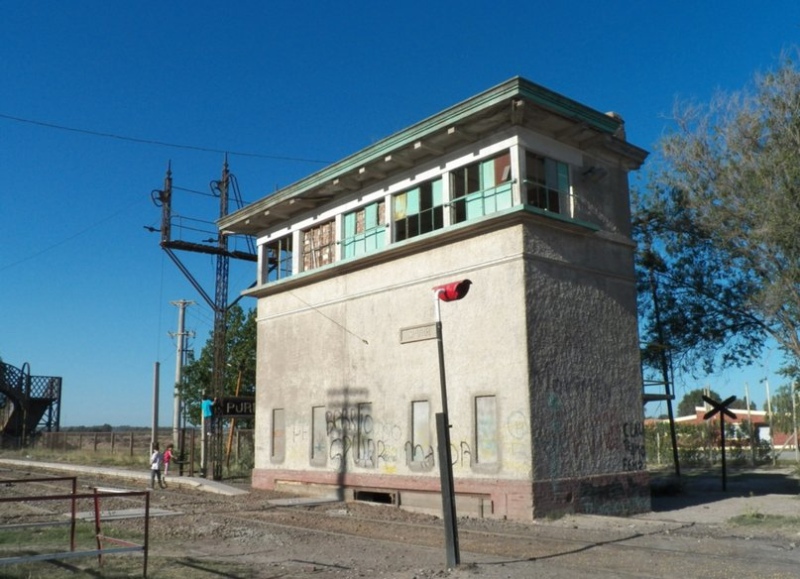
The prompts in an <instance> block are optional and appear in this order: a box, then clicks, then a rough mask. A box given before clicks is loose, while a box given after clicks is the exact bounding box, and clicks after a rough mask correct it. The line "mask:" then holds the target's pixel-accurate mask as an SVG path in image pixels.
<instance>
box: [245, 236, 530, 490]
mask: <svg viewBox="0 0 800 579" xmlns="http://www.w3.org/2000/svg"><path fill="white" fill-rule="evenodd" d="M521 248H522V243H521V228H520V227H515V228H512V229H507V230H503V231H496V232H491V233H487V234H483V235H480V236H477V237H474V238H472V239H468V240H464V241H459V242H457V243H453V244H450V245H444V246H440V247H436V248H431V249H430V250H428V251H423V252H421V253H416V254H413V255H408V256H405V257H402V258H400V259H397V260H393V261H390V262H386V263H383V264H379V265H373V267H370V268H368V269H362V270H359V271H354V272H352V273H349V274H346V275H343V276H339V277H335V278H332V279H328V280H325V281H322V282H320V283H316V284H313V285H308V286H305V287H299V288H295V289H293V290H291V291H287V292H285V293H279V294H276V295H271V296H269V297H268V298H264V299H261V300H259V312H258V317H259V336H258V347H259V382H258V422H257V437H256V440H257V449H256V469H269V468H281V469H290V470H291V469H296V470H298V471H302V470H308V469H311V470H315V469H318V470H322V471H327V472H331V473H343V472H350V473H354V472H358V473H363V474H367V475H370V474H376V475H377V474H406V475H414V476H423V477H425V476H429V477H433V478H434V479H436V480H437V481H438V469H437V468H436V466H435V465H436V464H437V463H436V459H435V447H436V437H435V421H434V414H435V413H436V412H440V411H441V402H440V384H439V372H438V364H437V360H438V358H437V349H436V342H435V340H427V341H418V342H412V343H407V344H401V343H400V330H401V328H408V327H411V326H418V325H421V324H431V323H433V322H434V293H433V291H432V287H433V286H435V285H438V284H441V283H444V282H447V281H452V280H454V279H459V278H470V279H471V280H472V281H473V286H472V289H471V290H470V293H469V295H468V296H467V298H466V299H464V300H462V301H459V302H453V303H448V304H444V303H443V304H442V308H441V313H442V320H443V328H444V330H443V334H444V344H445V360H446V367H447V380H448V405H449V414H450V419H451V424H452V430H451V441H452V444H453V452H454V460H455V464H454V471H455V473H456V477H461V476H471V477H477V478H482V477H489V478H495V477H498V476H502V477H505V478H510V479H528V480H529V478H530V464H531V462H530V459H531V456H530V442H529V434H528V424H529V416H528V410H527V408H528V400H527V393H526V385H527V367H528V365H527V353H526V347H525V343H526V338H525V319H524V295H523V293H522V291H521V288H522V287H523V286H524V280H523V272H524V263H523V260H522V252H521ZM477 395H489V396H496V401H497V413H498V417H500V419H501V421H500V422H498V429H497V430H498V432H497V439H496V440H497V449H496V453H497V456H498V457H499V460H498V461H497V462H496V463H494V464H483V463H480V462H478V461H477V460H476V457H475V456H474V454H475V452H474V449H473V448H472V447H473V445H474V442H475V432H474V429H475V421H474V416H473V414H474V413H473V407H474V397H475V396H477ZM419 400H429V401H430V434H429V440H430V444H431V447H430V448H429V449H426V455H427V456H428V457H429V459H428V460H426V461H423V462H424V464H412V463H411V461H410V460H409V453H410V447H409V444H410V442H411V438H410V432H411V428H412V426H411V417H410V411H411V403H412V401H419ZM359 403H371V416H372V425H371V434H370V436H371V438H372V442H371V443H370V444H372V445H374V456H373V459H372V460H369V461H360V460H359V457H358V455H357V452H356V447H357V445H358V442H357V441H356V438H357V435H358V433H357V427H358V425H357V414H358V404H359ZM314 406H324V408H325V416H326V440H325V443H326V444H327V448H324V449H316V451H315V452H317V451H322V450H324V459H323V458H320V455H319V454H317V455H316V459H315V460H314V461H312V460H311V456H310V455H311V449H312V443H313V441H312V438H313V432H312V424H311V422H312V421H311V417H312V407H314ZM274 408H283V409H284V419H285V454H284V456H283V458H276V457H274V456H272V454H273V453H272V449H271V443H272V436H273V434H272V429H273V425H272V409H274ZM317 442H318V443H319V437H317Z"/></svg>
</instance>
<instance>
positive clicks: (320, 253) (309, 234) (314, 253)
mask: <svg viewBox="0 0 800 579" xmlns="http://www.w3.org/2000/svg"><path fill="white" fill-rule="evenodd" d="M335 250H336V225H335V221H333V220H331V221H326V222H325V223H320V224H319V225H315V226H314V227H309V228H308V229H306V230H304V231H303V271H308V270H310V269H316V268H318V267H322V266H323V265H328V264H329V263H333V260H334V258H335V257H336V251H335Z"/></svg>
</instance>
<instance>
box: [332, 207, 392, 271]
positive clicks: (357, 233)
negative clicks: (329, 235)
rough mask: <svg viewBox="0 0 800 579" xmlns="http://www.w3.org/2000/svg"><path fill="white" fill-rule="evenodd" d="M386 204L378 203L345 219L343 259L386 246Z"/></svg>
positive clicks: (354, 212) (349, 214) (347, 215)
mask: <svg viewBox="0 0 800 579" xmlns="http://www.w3.org/2000/svg"><path fill="white" fill-rule="evenodd" d="M385 205H386V203H385V202H384V201H383V200H381V201H376V202H375V203H370V204H369V205H365V206H364V207H361V208H359V209H356V210H355V211H351V212H350V213H345V215H344V219H343V229H344V232H343V234H342V257H343V258H345V259H346V258H348V257H358V256H359V255H365V254H367V253H370V252H373V251H375V250H378V249H381V248H382V247H383V246H384V243H385V238H386V226H385V222H386V221H385V212H384V207H385Z"/></svg>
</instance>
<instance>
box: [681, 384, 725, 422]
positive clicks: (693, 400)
mask: <svg viewBox="0 0 800 579" xmlns="http://www.w3.org/2000/svg"><path fill="white" fill-rule="evenodd" d="M704 394H705V395H706V396H708V397H709V398H711V399H712V400H716V401H717V402H721V401H722V398H720V396H719V394H717V393H716V392H714V391H713V390H709V391H708V394H706V391H705V390H704V389H702V388H697V389H695V390H690V391H689V392H687V393H686V394H685V395H684V397H683V398H682V399H681V401H680V403H679V404H678V416H692V415H694V409H695V408H697V407H699V406H703V405H704V404H705V402H704V401H703V395H704Z"/></svg>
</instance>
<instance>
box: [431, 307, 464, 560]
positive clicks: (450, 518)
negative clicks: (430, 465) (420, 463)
mask: <svg viewBox="0 0 800 579" xmlns="http://www.w3.org/2000/svg"><path fill="white" fill-rule="evenodd" d="M433 299H434V303H435V306H436V308H435V309H436V345H437V348H438V351H439V384H440V385H441V390H442V412H441V413H437V414H436V433H437V439H438V441H439V477H440V479H441V487H442V517H443V519H444V535H445V547H446V554H447V566H448V567H450V568H452V567H455V566H456V565H458V564H460V563H461V554H460V553H459V548H458V525H457V521H458V518H457V516H456V497H455V488H454V486H455V485H454V483H453V460H452V455H451V453H450V418H449V416H448V412H447V383H446V380H445V369H444V342H443V340H442V321H441V314H440V311H439V293H438V292H435V293H434V296H433Z"/></svg>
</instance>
